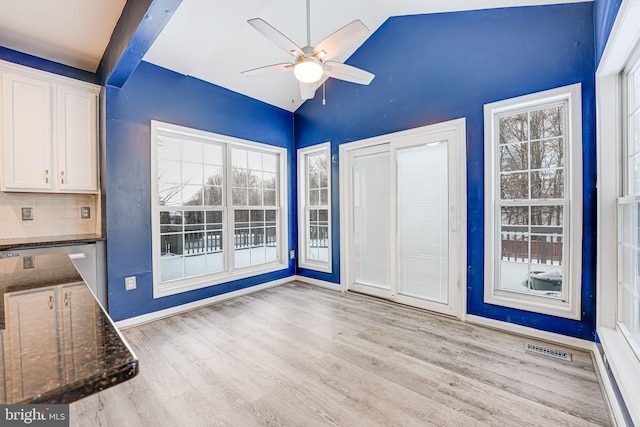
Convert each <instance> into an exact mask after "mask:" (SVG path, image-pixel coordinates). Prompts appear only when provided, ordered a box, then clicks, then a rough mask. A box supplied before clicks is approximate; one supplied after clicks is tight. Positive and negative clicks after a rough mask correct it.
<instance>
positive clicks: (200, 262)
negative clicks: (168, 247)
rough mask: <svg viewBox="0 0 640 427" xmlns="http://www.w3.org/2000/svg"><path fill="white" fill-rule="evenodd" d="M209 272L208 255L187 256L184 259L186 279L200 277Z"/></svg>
mask: <svg viewBox="0 0 640 427" xmlns="http://www.w3.org/2000/svg"><path fill="white" fill-rule="evenodd" d="M206 272H207V258H206V255H204V254H201V255H196V256H187V257H185V258H184V274H185V276H186V277H193V276H200V275H202V274H205V273H206Z"/></svg>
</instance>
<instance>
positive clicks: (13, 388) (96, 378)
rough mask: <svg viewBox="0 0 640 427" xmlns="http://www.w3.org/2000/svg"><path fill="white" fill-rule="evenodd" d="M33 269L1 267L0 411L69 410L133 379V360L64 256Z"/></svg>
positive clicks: (46, 258) (15, 261)
mask: <svg viewBox="0 0 640 427" xmlns="http://www.w3.org/2000/svg"><path fill="white" fill-rule="evenodd" d="M32 262H33V264H35V267H33V268H24V267H25V264H24V261H23V258H22V257H16V258H8V259H0V297H1V298H0V301H2V303H3V304H2V309H1V311H0V321H2V325H1V326H2V329H1V330H0V403H69V402H73V401H75V400H78V399H81V398H83V397H85V396H88V395H90V394H93V393H96V392H98V391H100V390H103V389H105V388H107V387H111V386H113V385H116V384H118V383H121V382H123V381H126V380H128V379H130V378H132V377H134V376H135V375H136V374H137V373H138V360H137V358H136V356H135V354H134V353H133V351H132V350H131V349H130V348H129V346H128V344H127V343H126V341H125V340H124V338H123V337H122V335H121V334H120V332H119V331H118V330H117V329H116V327H115V326H114V325H113V323H112V321H111V319H110V318H109V316H108V315H107V314H106V313H105V311H104V310H103V308H102V307H101V305H100V304H99V303H98V302H97V300H96V298H95V297H94V295H93V293H92V292H91V291H90V290H89V288H88V286H87V285H86V283H85V282H84V281H83V280H82V278H81V277H80V275H79V274H78V272H77V270H76V269H75V267H74V265H73V264H72V262H71V260H70V259H69V256H68V255H67V254H50V255H38V256H35V257H33V260H32ZM29 266H30V265H27V267H29Z"/></svg>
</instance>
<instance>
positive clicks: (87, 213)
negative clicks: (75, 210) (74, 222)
mask: <svg viewBox="0 0 640 427" xmlns="http://www.w3.org/2000/svg"><path fill="white" fill-rule="evenodd" d="M80 218H82V219H89V218H91V208H90V207H88V206H84V207H81V208H80Z"/></svg>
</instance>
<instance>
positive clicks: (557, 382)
mask: <svg viewBox="0 0 640 427" xmlns="http://www.w3.org/2000/svg"><path fill="white" fill-rule="evenodd" d="M124 335H125V337H126V338H127V339H128V341H129V342H130V344H131V345H132V347H133V348H134V350H135V351H136V352H137V354H138V356H139V358H140V374H139V375H138V376H137V377H135V378H133V379H132V380H130V381H128V382H125V383H123V384H120V385H118V386H116V387H113V388H111V389H107V390H105V391H103V392H101V393H98V394H96V395H93V396H90V397H88V398H85V399H83V400H80V401H78V402H75V403H73V404H72V405H71V407H70V412H71V413H70V415H71V425H73V426H134V427H137V426H143V427H146V426H154V427H155V426H183V425H190V426H200V425H202V426H205V425H206V426H211V425H217V426H242V427H244V426H261V425H269V426H305V427H306V426H378V425H380V426H383V425H384V426H387V425H393V426H414V425H415V426H430V425H439V426H461V425H464V426H505V425H519V426H557V425H564V426H574V425H575V426H588V425H595V426H608V425H610V420H609V417H608V414H607V412H606V409H605V405H604V401H603V398H602V393H601V390H600V388H599V385H598V381H597V377H596V373H595V371H594V369H593V364H592V361H591V358H590V355H589V353H588V352H583V351H579V350H575V349H573V350H571V352H572V353H573V362H565V361H560V360H556V359H552V358H548V357H543V356H538V355H533V354H529V353H525V352H524V350H523V343H524V339H523V338H522V337H517V336H514V335H510V334H506V333H502V332H499V331H495V330H490V329H486V328H482V327H478V326H474V325H470V324H465V323H462V322H459V321H456V320H452V319H449V318H446V317H443V316H439V315H433V314H430V313H427V312H425V311H423V310H419V309H414V308H410V307H405V306H401V305H398V304H394V303H391V302H387V301H382V300H378V299H375V298H371V297H367V296H362V295H358V294H352V293H347V294H341V293H339V292H334V291H330V290H326V289H323V288H319V287H314V286H309V285H303V284H287V285H283V286H279V287H276V288H270V289H266V290H263V291H260V292H257V293H254V294H250V295H246V296H243V297H239V298H235V299H232V300H227V301H223V302H221V303H218V304H214V305H210V306H207V307H202V308H200V309H197V310H194V311H191V312H188V313H183V314H180V315H176V316H173V317H170V318H167V319H162V320H158V321H155V322H152V323H149V324H145V325H140V326H138V327H135V328H130V329H128V330H126V331H124ZM530 341H533V342H537V341H535V340H530ZM554 347H557V346H554Z"/></svg>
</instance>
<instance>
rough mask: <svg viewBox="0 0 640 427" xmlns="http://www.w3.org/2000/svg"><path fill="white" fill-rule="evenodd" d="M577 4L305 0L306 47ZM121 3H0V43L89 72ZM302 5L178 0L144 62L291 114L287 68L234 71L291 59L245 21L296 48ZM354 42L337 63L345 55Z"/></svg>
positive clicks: (294, 94)
mask: <svg viewBox="0 0 640 427" xmlns="http://www.w3.org/2000/svg"><path fill="white" fill-rule="evenodd" d="M129 1H134V0H129ZM578 1H582V0H570V1H552V0H429V1H425V0H348V1H344V0H311V8H310V12H311V20H310V24H311V25H310V29H311V45H312V46H313V45H315V44H317V43H318V42H319V41H320V40H322V39H323V38H325V37H326V36H328V35H329V34H331V33H333V32H334V31H336V30H337V29H339V28H341V27H342V26H344V25H345V24H347V23H349V22H351V21H353V20H354V19H360V20H361V21H362V22H363V23H364V24H365V25H366V26H367V27H368V28H369V30H370V34H371V33H373V32H375V31H376V30H377V29H378V27H379V26H380V25H382V24H383V23H384V22H385V21H386V20H387V19H388V18H389V17H393V16H402V15H413V14H425V13H439V12H449V11H460V10H472V9H487V8H496V7H512V6H529V5H541V4H551V3H567V2H578ZM125 2H126V0H91V1H87V0H47V1H40V0H3V1H2V13H0V46H3V47H7V48H10V49H14V50H18V51H21V52H24V53H28V54H31V55H34V56H39V57H41V58H45V59H48V60H51V61H55V62H59V63H62V64H65V65H69V66H72V67H75V68H80V69H83V70H87V71H91V72H94V71H95V70H96V69H97V67H98V65H99V63H100V60H101V58H102V55H103V53H104V51H105V48H106V46H107V44H108V42H109V39H110V37H111V34H112V32H113V29H114V27H115V25H116V23H117V20H118V18H119V17H120V14H121V13H122V9H123V7H124V4H125ZM305 9H306V2H305V0H242V1H234V2H230V1H226V0H183V1H182V3H181V4H180V6H179V7H178V9H177V10H176V12H175V13H174V14H173V16H172V17H171V19H170V20H169V22H168V23H167V25H166V26H165V27H164V29H163V30H162V32H161V33H160V35H159V36H158V38H157V39H156V40H155V42H154V43H153V45H152V46H151V48H150V49H149V50H148V52H147V53H146V55H145V56H144V60H145V61H148V62H151V63H153V64H156V65H159V66H162V67H164V68H167V69H170V70H173V71H176V72H178V73H181V74H184V75H188V76H192V77H195V78H198V79H201V80H204V81H207V82H210V83H213V84H216V85H219V86H222V87H224V88H227V89H230V90H233V91H235V92H238V93H241V94H244V95H247V96H249V97H252V98H255V99H258V100H261V101H264V102H266V103H268V104H271V105H274V106H277V107H280V108H283V109H285V110H289V111H295V110H296V109H297V108H298V107H299V106H300V105H301V104H302V100H301V99H300V94H299V89H298V86H297V83H296V81H295V80H294V78H293V76H292V73H291V72H283V73H276V74H270V75H264V76H259V77H245V76H243V75H241V74H240V73H241V72H242V71H244V70H248V69H252V68H257V67H260V66H263V65H269V64H275V63H279V62H290V61H291V58H292V57H291V56H290V55H287V53H285V52H283V51H282V50H280V49H278V48H277V47H276V46H275V45H273V44H272V43H270V42H269V41H268V40H266V39H265V38H264V37H263V36H262V35H261V34H260V33H258V32H257V31H256V30H255V29H253V28H252V27H251V26H250V25H249V24H247V20H248V19H251V18H256V17H259V18H262V19H263V20H265V21H266V22H268V23H269V24H271V25H272V26H274V27H275V28H277V29H278V30H279V31H280V32H282V33H283V34H284V35H286V36H287V37H288V38H289V39H291V40H292V41H294V42H295V43H297V44H298V45H299V46H301V47H302V46H304V45H306V31H307V28H306V24H307V22H306V10H305ZM363 42H364V40H363ZM358 47H359V46H353V47H352V48H351V49H349V50H347V51H345V52H344V53H343V54H342V55H340V56H339V57H338V58H336V60H338V61H340V62H343V61H345V60H347V59H348V57H349V56H350V55H351V54H352V53H353V52H354V51H355V50H356V49H357V48H358ZM380 60H381V61H384V58H380ZM347 62H348V61H347ZM370 71H373V72H375V70H370Z"/></svg>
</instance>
